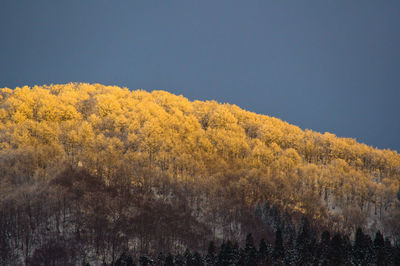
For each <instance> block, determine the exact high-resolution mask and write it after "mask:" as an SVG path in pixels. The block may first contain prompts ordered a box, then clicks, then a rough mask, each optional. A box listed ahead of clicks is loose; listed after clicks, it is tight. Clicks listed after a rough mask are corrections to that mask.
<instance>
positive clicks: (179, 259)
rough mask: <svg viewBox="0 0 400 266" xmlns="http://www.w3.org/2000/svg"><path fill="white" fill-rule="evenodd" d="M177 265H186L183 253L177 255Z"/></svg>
mask: <svg viewBox="0 0 400 266" xmlns="http://www.w3.org/2000/svg"><path fill="white" fill-rule="evenodd" d="M175 266H185V257H184V256H182V255H181V254H178V255H176V256H175Z"/></svg>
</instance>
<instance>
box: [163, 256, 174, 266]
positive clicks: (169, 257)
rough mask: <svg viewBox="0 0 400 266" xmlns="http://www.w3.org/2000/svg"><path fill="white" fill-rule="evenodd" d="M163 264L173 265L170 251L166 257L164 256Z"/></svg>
mask: <svg viewBox="0 0 400 266" xmlns="http://www.w3.org/2000/svg"><path fill="white" fill-rule="evenodd" d="M164 266H175V263H174V257H173V256H172V254H171V253H168V255H167V257H166V258H165V263H164Z"/></svg>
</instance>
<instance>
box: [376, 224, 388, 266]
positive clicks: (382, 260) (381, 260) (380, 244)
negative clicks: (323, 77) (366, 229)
mask: <svg viewBox="0 0 400 266" xmlns="http://www.w3.org/2000/svg"><path fill="white" fill-rule="evenodd" d="M374 250H375V254H376V264H377V265H386V264H387V263H386V256H385V240H384V239H383V235H382V234H381V232H380V231H379V230H378V231H377V232H376V234H375V240H374Z"/></svg>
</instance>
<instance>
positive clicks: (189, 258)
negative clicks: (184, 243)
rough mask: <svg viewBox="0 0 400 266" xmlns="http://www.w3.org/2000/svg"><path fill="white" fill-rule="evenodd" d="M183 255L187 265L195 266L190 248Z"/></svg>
mask: <svg viewBox="0 0 400 266" xmlns="http://www.w3.org/2000/svg"><path fill="white" fill-rule="evenodd" d="M183 257H184V258H185V263H186V266H193V257H192V254H191V253H190V250H189V249H188V248H186V250H185V252H184V253H183Z"/></svg>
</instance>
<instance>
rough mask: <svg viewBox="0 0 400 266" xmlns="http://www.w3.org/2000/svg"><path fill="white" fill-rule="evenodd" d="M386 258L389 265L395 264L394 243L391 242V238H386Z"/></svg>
mask: <svg viewBox="0 0 400 266" xmlns="http://www.w3.org/2000/svg"><path fill="white" fill-rule="evenodd" d="M384 249H385V258H386V261H387V264H388V265H392V264H393V248H392V243H391V242H390V239H388V238H386V239H385V247H384Z"/></svg>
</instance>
